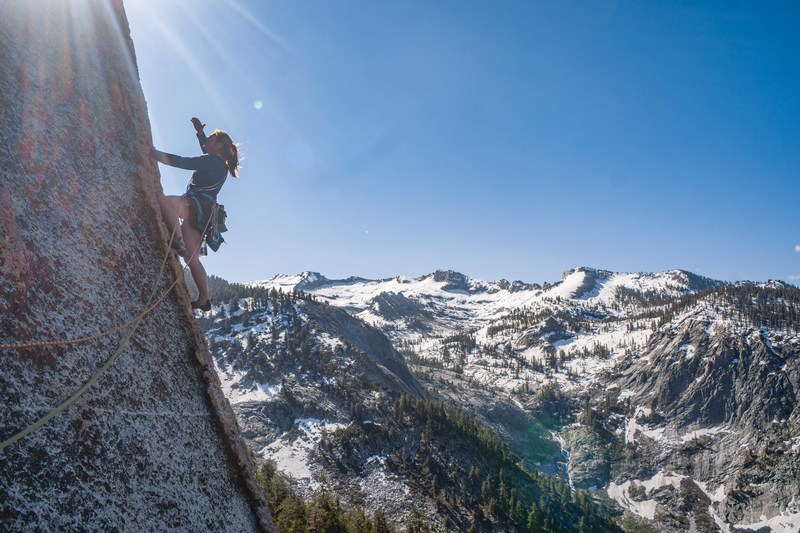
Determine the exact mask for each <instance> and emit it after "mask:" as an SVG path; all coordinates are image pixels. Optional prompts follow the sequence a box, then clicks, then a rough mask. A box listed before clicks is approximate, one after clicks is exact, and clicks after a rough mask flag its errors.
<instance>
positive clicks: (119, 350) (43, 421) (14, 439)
mask: <svg viewBox="0 0 800 533" xmlns="http://www.w3.org/2000/svg"><path fill="white" fill-rule="evenodd" d="M174 237H175V231H174V230H173V232H172V235H170V238H169V245H168V246H167V253H166V255H165V256H164V261H162V263H161V268H160V269H159V271H158V276H157V277H156V280H155V283H154V284H153V290H152V292H151V293H150V296H149V297H148V299H147V303H146V304H145V309H144V311H142V312H141V313H139V315H138V316H137V317H136V318H134V319H133V320H131V321H129V322H127V323H126V324H123V325H122V326H118V327H116V328H114V329H112V330H109V331H106V332H103V333H100V334H98V335H93V336H91V337H84V338H82V339H73V340H68V341H47V342H39V343H27V344H3V345H0V348H3V349H9V348H10V349H21V348H28V347H37V346H61V345H65V344H77V343H79V342H85V341H87V340H90V339H96V338H99V337H102V336H105V335H109V334H111V333H113V332H115V331H119V330H121V329H123V328H125V327H126V326H128V325H130V326H131V329H130V331H128V333H127V334H126V335H125V336H124V337H123V338H122V341H121V342H120V344H119V346H117V349H116V350H114V353H112V354H111V356H110V357H109V358H108V359H107V360H106V362H105V363H103V366H101V367H100V368H99V369H98V370H97V371H96V372H95V373H94V374H92V376H91V377H90V378H89V380H88V381H87V382H86V383H84V385H83V386H82V387H81V388H80V389H78V391H77V392H75V394H73V395H72V396H70V397H69V398H68V399H66V400H65V401H64V402H63V403H61V405H59V406H58V407H56V408H55V409H53V410H52V411H50V412H49V413H47V414H46V415H45V416H43V417H42V418H40V419H39V420H37V421H36V422H34V423H33V424H31V425H29V426H28V427H26V428H25V429H23V430H22V431H19V432H17V433H16V434H14V435H13V436H11V437H9V438H8V439H6V440H4V441H3V442H2V443H0V451H3V450H4V449H6V448H7V447H9V446H11V445H12V444H14V443H15V442H17V441H19V440H21V439H23V438H25V437H26V436H27V435H29V434H30V433H32V432H34V431H36V430H37V429H39V428H40V427H42V426H43V425H45V424H46V423H47V422H49V421H50V420H52V419H53V418H54V417H55V416H57V415H58V414H60V413H63V412H64V411H66V410H67V409H68V408H69V407H70V406H71V405H72V404H73V403H75V402H76V401H77V400H78V399H79V398H80V397H81V396H83V394H84V393H85V392H86V391H87V390H89V387H91V386H92V385H93V384H94V383H95V382H96V381H97V380H98V379H100V376H102V375H103V374H104V373H105V372H106V370H108V369H109V368H110V367H111V365H113V364H114V362H115V361H116V360H117V359H118V358H119V355H120V354H121V353H122V350H123V349H125V346H127V345H128V341H130V339H131V337H133V334H134V333H135V332H136V328H138V327H139V323H140V322H141V321H142V320H143V319H144V317H145V316H147V315H148V314H149V313H150V312H151V311H153V309H155V308H156V307H157V306H158V305H159V304H160V303H161V302H162V301H163V300H164V298H166V296H167V294H169V292H170V291H171V290H172V289H173V288H174V287H175V285H177V283H178V282H179V281H180V280H181V279H182V276H181V277H178V278H177V279H176V280H175V281H173V282H172V285H170V286H169V287H168V288H167V290H165V291H164V293H163V294H162V295H161V296H160V297H159V298H158V299H157V300H156V301H155V303H153V304H152V305H151V304H150V303H151V302H152V301H153V298H154V297H155V295H156V291H157V290H158V284H159V283H160V282H161V278H162V277H163V275H164V269H165V268H166V266H167V261H168V260H169V254H170V252H171V246H172V241H173V239H174ZM199 251H200V245H198V246H197V248H196V249H195V251H194V253H193V254H192V256H191V257H194V255H195V254H197V253H198V252H199ZM185 270H186V267H185V266H184V267H183V270H181V272H183V271H185Z"/></svg>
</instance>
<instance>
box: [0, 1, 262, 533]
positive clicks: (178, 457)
mask: <svg viewBox="0 0 800 533" xmlns="http://www.w3.org/2000/svg"><path fill="white" fill-rule="evenodd" d="M0 113H1V115H0V125H1V126H2V131H3V141H2V143H0V291H1V294H2V296H1V297H0V344H18V343H29V342H31V341H40V340H60V339H65V338H73V339H74V338H80V337H85V336H92V335H95V334H97V333H100V332H104V331H108V330H111V329H113V328H115V327H117V326H119V325H121V324H125V323H127V322H129V321H131V320H132V319H133V318H135V317H136V316H137V315H139V314H140V313H141V312H142V311H144V310H145V309H146V308H147V302H148V297H149V295H150V293H151V291H155V294H156V296H157V297H158V296H159V295H161V294H163V293H165V291H167V289H168V288H169V287H170V285H172V281H173V280H175V279H178V278H180V277H181V270H180V267H179V265H178V263H177V261H176V260H175V259H174V258H172V257H170V258H169V259H168V263H167V268H166V270H165V271H164V275H163V276H162V277H160V278H159V277H158V273H159V268H160V266H161V264H162V260H163V258H164V257H165V255H166V254H167V240H166V235H165V233H164V231H163V230H162V229H161V228H162V226H161V224H160V215H159V213H158V209H157V204H156V193H157V192H158V191H160V190H161V189H160V185H159V179H158V171H157V169H156V168H155V165H154V164H153V163H151V162H149V161H140V160H139V159H138V158H137V156H136V150H135V147H136V146H137V144H146V143H148V142H149V141H150V125H149V121H148V118H147V111H146V105H145V102H144V97H143V94H142V91H141V87H140V85H139V80H138V74H137V69H136V64H135V56H134V53H133V44H132V42H131V40H130V37H129V31H128V25H127V20H126V17H125V13H124V9H123V7H122V3H121V2H119V1H106V0H86V1H82V2H72V1H67V2H64V1H60V0H43V1H37V2H2V3H0ZM126 331H127V330H125V329H123V330H121V331H118V332H116V333H113V334H110V335H107V336H103V337H100V338H96V339H93V340H89V341H86V342H82V343H78V344H73V345H66V346H64V345H60V346H49V347H41V346H40V347H31V348H24V349H3V350H0V390H1V391H2V398H3V409H2V411H0V439H1V440H3V441H5V440H6V439H8V438H9V437H11V436H12V435H14V434H16V433H17V432H19V431H20V430H22V429H24V428H26V427H28V426H29V425H31V424H33V423H34V422H36V421H37V420H39V419H40V418H41V417H43V416H44V415H46V414H47V413H49V412H51V411H52V410H53V409H54V408H55V407H56V406H58V405H59V404H61V403H62V402H63V401H64V400H66V399H67V398H69V397H70V396H71V395H72V394H74V393H75V392H76V391H77V390H78V389H80V387H81V386H82V385H83V384H84V383H85V382H86V381H87V380H88V379H89V377H90V376H91V375H92V374H93V373H94V372H96V371H97V370H98V369H99V368H100V367H101V366H102V365H103V363H104V362H105V361H106V360H108V358H109V357H110V356H111V355H112V354H113V353H114V352H115V351H116V350H118V348H119V347H120V346H124V348H123V349H122V351H121V352H120V356H119V359H118V360H116V362H115V363H114V365H113V366H111V368H110V369H109V370H108V371H107V372H106V373H105V374H103V375H102V377H100V379H99V380H98V381H97V382H96V383H95V384H94V385H93V386H92V387H91V388H90V389H89V390H88V391H87V392H86V393H85V394H84V395H83V396H82V397H81V398H80V399H78V400H77V402H76V403H75V404H73V405H72V406H71V407H70V408H69V409H67V410H66V411H65V412H64V413H61V414H59V415H58V416H56V417H55V418H53V419H52V420H50V421H49V422H48V423H47V424H46V425H44V426H43V427H41V428H39V429H38V430H36V431H34V432H33V433H31V434H30V435H28V436H27V437H25V438H23V439H22V440H20V441H18V442H15V443H13V444H11V445H9V446H7V447H5V448H4V449H3V450H2V451H0V456H1V457H2V458H1V459H0V522H2V524H3V528H4V529H5V528H8V529H11V530H77V529H81V530H149V531H166V530H170V529H175V528H179V529H183V530H214V531H252V530H259V529H261V530H271V529H272V524H271V519H270V516H269V511H268V510H267V509H266V506H265V504H264V501H263V497H262V496H261V493H260V491H259V490H258V488H257V486H256V485H255V483H254V481H253V476H252V472H251V468H252V465H251V458H250V455H249V453H248V452H247V450H246V448H245V447H244V445H243V443H242V441H241V438H240V436H239V431H238V427H237V424H236V421H235V418H234V417H233V415H232V413H231V411H230V407H229V405H228V403H227V400H225V398H224V397H223V396H222V394H221V391H220V388H219V381H218V379H217V377H216V373H215V372H214V370H213V364H212V362H211V360H210V357H209V355H208V351H207V348H206V346H205V343H204V341H203V339H202V335H201V334H200V331H199V330H198V329H197V326H196V324H195V322H194V319H193V317H192V314H191V310H190V308H189V306H188V299H187V295H186V289H185V287H184V285H183V283H182V282H181V283H178V285H177V287H176V288H175V289H173V290H172V291H171V292H170V293H169V294H167V296H166V298H165V299H164V300H163V301H162V302H161V303H160V304H159V305H158V306H156V307H155V308H154V309H153V310H152V312H150V313H149V314H147V315H146V316H145V317H144V319H143V320H142V321H141V323H140V324H139V326H138V328H137V329H136V330H135V332H134V333H133V335H132V337H131V339H130V342H129V343H128V344H127V345H125V344H124V337H125V334H126Z"/></svg>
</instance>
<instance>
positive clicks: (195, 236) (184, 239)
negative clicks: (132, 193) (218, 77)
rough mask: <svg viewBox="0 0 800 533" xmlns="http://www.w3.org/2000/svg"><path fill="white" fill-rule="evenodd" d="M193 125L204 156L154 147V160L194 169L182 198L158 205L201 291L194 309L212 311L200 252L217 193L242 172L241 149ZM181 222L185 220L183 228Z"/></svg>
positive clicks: (195, 121)
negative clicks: (187, 154) (171, 151)
mask: <svg viewBox="0 0 800 533" xmlns="http://www.w3.org/2000/svg"><path fill="white" fill-rule="evenodd" d="M192 125H193V126H194V129H195V131H196V132H197V140H198V141H199V142H200V148H201V149H202V150H203V155H201V156H198V157H180V156H177V155H173V154H168V153H166V152H161V151H159V150H156V149H155V148H152V149H151V150H150V157H152V158H153V159H155V160H156V161H158V162H160V163H163V164H165V165H169V166H171V167H177V168H182V169H185V170H194V173H193V174H192V179H191V181H190V182H189V186H188V187H187V188H186V192H185V193H184V194H183V195H182V196H161V197H160V198H159V199H158V202H159V205H160V206H161V216H162V217H163V219H164V223H165V224H166V226H167V231H169V233H170V234H172V233H173V232H174V238H173V240H172V247H173V248H174V249H175V251H176V252H177V254H178V255H180V256H181V257H183V259H184V260H185V261H186V262H187V264H188V265H189V270H190V271H191V273H192V278H193V279H194V282H195V284H196V285H197V289H198V290H199V292H200V294H199V296H198V297H197V300H195V301H193V302H192V308H193V309H200V310H201V311H210V310H211V302H210V301H209V299H208V278H207V277H206V270H205V268H203V265H202V264H201V263H200V253H199V250H200V246H201V244H202V242H203V236H204V233H205V231H206V229H207V228H208V224H209V219H210V217H211V214H212V211H213V209H214V206H215V204H216V201H217V194H219V191H220V189H222V186H223V185H224V184H225V180H226V179H227V177H228V174H230V175H231V176H233V177H234V178H235V177H236V173H237V172H238V170H239V149H238V147H237V146H236V144H234V143H233V141H231V138H230V135H228V134H227V133H226V132H224V131H222V130H214V133H212V134H211V135H209V136H208V137H206V134H205V133H204V131H203V129H204V128H205V124H203V123H202V122H201V121H200V120H199V119H198V118H196V117H193V118H192ZM178 219H181V220H182V221H183V222H182V223H181V224H180V225H178ZM176 226H177V227H176Z"/></svg>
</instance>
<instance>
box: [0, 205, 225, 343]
mask: <svg viewBox="0 0 800 533" xmlns="http://www.w3.org/2000/svg"><path fill="white" fill-rule="evenodd" d="M210 223H211V219H210V218H209V221H208V224H206V228H205V230H203V233H201V234H200V235H201V238H200V244H199V245H198V246H197V248H196V249H195V251H194V253H193V254H192V255H191V256H190V257H189V259H187V260H186V265H185V266H184V267H183V269H182V270H181V272H185V271H186V268H187V267H188V266H189V261H191V260H192V259H194V257H195V255H196V254H197V253H198V252H199V251H200V247H201V246H202V245H203V239H202V236H203V235H205V231H206V230H208V225H209V224H210ZM176 228H177V226H176ZM174 237H175V231H173V232H172V235H171V236H170V239H169V243H168V246H170V247H171V246H172V242H173V238H174ZM180 279H181V278H178V279H176V280H175V281H173V282H172V285H170V286H169V287H168V288H167V290H166V291H164V294H162V295H161V297H160V298H159V299H158V300H156V302H155V303H154V304H153V305H151V306H150V307H148V308H146V309H145V310H144V311H142V312H141V313H140V314H139V315H137V316H136V317H134V318H132V319H131V320H129V321H127V322H125V323H124V324H122V325H120V326H117V327H115V328H114V329H110V330H108V331H104V332H102V333H98V334H96V335H89V336H88V337H80V338H77V339H63V340H56V341H34V342H22V343H11V344H0V350H23V349H26V348H48V347H52V346H70V345H73V344H81V343H84V342H88V341H91V340H94V339H99V338H102V337H106V336H108V335H111V334H113V333H116V332H118V331H121V330H123V329H125V328H127V327H128V326H130V325H131V324H133V323H134V322H136V321H137V320H139V319H140V317H142V318H143V317H144V316H145V315H147V314H148V313H150V312H152V311H153V309H155V308H156V307H158V305H159V304H160V303H161V302H162V301H163V300H164V298H165V297H166V296H167V294H169V292H170V291H171V290H172V289H173V288H174V287H175V285H177V284H178V282H179V281H180Z"/></svg>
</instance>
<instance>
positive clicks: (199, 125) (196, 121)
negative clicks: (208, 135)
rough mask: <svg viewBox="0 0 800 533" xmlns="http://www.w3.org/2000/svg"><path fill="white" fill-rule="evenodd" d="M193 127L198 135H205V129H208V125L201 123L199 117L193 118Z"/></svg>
mask: <svg viewBox="0 0 800 533" xmlns="http://www.w3.org/2000/svg"><path fill="white" fill-rule="evenodd" d="M192 125H193V126H194V129H195V131H196V132H197V133H203V128H205V127H206V125H205V124H203V123H202V122H200V119H199V118H197V117H192Z"/></svg>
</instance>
